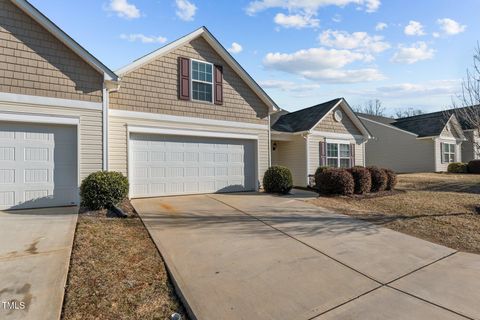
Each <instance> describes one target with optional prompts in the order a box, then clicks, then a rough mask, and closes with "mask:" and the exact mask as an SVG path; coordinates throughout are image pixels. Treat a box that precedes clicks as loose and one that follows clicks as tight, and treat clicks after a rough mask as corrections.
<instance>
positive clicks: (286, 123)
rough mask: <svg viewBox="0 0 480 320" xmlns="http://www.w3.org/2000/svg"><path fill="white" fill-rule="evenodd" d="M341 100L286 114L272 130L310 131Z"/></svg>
mask: <svg viewBox="0 0 480 320" xmlns="http://www.w3.org/2000/svg"><path fill="white" fill-rule="evenodd" d="M340 100H342V98H337V99H334V100H331V101H327V102H324V103H321V104H317V105H316V106H313V107H310V108H306V109H302V110H298V111H295V112H291V113H287V114H284V115H283V116H281V117H280V118H278V120H277V121H276V122H275V123H274V124H273V126H272V129H273V130H276V131H281V132H301V131H307V130H310V129H312V128H313V127H314V126H315V125H316V124H317V123H318V121H320V119H322V118H323V117H324V116H325V115H326V114H327V113H328V112H329V111H330V110H332V108H333V107H335V106H336V105H337V103H338V102H339V101H340Z"/></svg>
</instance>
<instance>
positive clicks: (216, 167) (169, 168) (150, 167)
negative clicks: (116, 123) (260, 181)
mask: <svg viewBox="0 0 480 320" xmlns="http://www.w3.org/2000/svg"><path fill="white" fill-rule="evenodd" d="M255 146H256V143H255V141H253V140H237V139H219V138H203V137H184V136H168V135H155V134H139V133H131V135H130V148H131V150H130V157H131V159H130V161H131V168H130V175H131V178H130V182H131V197H137V198H138V197H155V196H165V195H181V194H195V193H214V192H237V191H248V190H255V177H256V166H255V159H256V148H255Z"/></svg>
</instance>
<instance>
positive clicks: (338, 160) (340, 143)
mask: <svg viewBox="0 0 480 320" xmlns="http://www.w3.org/2000/svg"><path fill="white" fill-rule="evenodd" d="M326 144H327V145H326V147H325V149H326V150H325V165H326V166H328V167H333V166H331V165H329V163H328V160H329V159H336V160H337V166H336V167H334V168H342V167H341V166H340V162H341V160H342V159H348V162H349V164H350V166H351V163H350V160H351V156H352V155H351V152H352V151H351V150H350V143H349V142H347V141H343V142H340V141H339V142H337V141H328V140H327V141H326ZM329 144H334V145H337V156H336V157H329V156H328V145H329ZM340 145H346V146H348V157H342V156H341V155H340V154H341V153H340ZM347 168H349V167H347Z"/></svg>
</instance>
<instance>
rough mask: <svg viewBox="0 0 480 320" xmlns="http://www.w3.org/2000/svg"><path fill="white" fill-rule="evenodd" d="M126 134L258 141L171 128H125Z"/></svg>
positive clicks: (249, 136) (250, 137)
mask: <svg viewBox="0 0 480 320" xmlns="http://www.w3.org/2000/svg"><path fill="white" fill-rule="evenodd" d="M127 129H128V133H129V134H130V133H131V132H134V133H151V134H165V135H172V136H191V137H208V138H229V139H243V140H258V135H254V134H241V133H229V132H217V131H203V130H180V129H172V128H161V127H144V126H130V125H129V126H127Z"/></svg>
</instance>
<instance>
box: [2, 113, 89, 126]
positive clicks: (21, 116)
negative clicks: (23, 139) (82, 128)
mask: <svg viewBox="0 0 480 320" xmlns="http://www.w3.org/2000/svg"><path fill="white" fill-rule="evenodd" d="M0 121H8V122H28V123H45V124H65V125H75V126H79V125H80V118H77V117H58V116H50V115H34V114H30V113H13V112H1V113H0Z"/></svg>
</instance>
